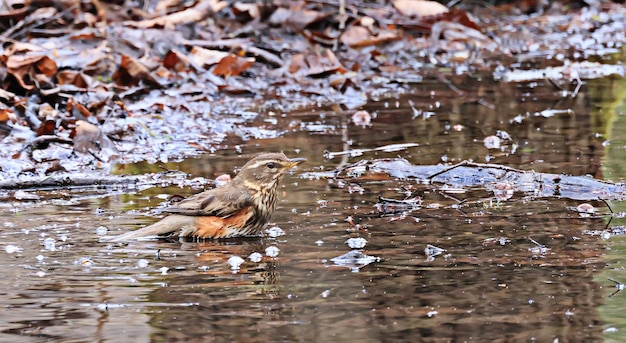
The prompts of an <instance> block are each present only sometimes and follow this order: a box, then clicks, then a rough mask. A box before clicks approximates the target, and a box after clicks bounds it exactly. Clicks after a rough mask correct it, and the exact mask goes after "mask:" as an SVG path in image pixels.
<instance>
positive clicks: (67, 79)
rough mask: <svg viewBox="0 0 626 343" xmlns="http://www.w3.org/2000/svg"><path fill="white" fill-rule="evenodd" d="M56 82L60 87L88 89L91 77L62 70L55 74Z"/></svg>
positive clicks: (73, 71) (77, 72)
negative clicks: (68, 86)
mask: <svg viewBox="0 0 626 343" xmlns="http://www.w3.org/2000/svg"><path fill="white" fill-rule="evenodd" d="M57 82H58V83H59V84H60V85H73V86H76V87H78V88H89V85H90V84H91V77H89V76H87V75H85V74H83V73H81V72H79V71H75V70H62V71H60V72H58V73H57Z"/></svg>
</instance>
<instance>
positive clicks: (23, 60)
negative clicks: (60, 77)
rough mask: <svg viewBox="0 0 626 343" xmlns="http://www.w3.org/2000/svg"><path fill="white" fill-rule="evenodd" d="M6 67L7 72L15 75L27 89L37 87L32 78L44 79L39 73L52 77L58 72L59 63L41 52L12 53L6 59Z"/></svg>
mask: <svg viewBox="0 0 626 343" xmlns="http://www.w3.org/2000/svg"><path fill="white" fill-rule="evenodd" d="M6 67H7V73H9V74H11V75H13V77H15V79H16V80H17V81H18V83H19V84H20V86H21V87H22V88H23V89H26V90H32V89H33V88H35V85H34V84H32V83H31V82H32V80H35V79H38V80H42V78H40V77H38V75H41V76H45V77H52V76H53V75H54V74H56V72H57V64H56V63H55V62H54V61H53V60H52V59H51V58H49V57H48V56H45V55H41V54H26V55H11V56H9V57H8V59H7V61H6ZM44 79H45V78H44Z"/></svg>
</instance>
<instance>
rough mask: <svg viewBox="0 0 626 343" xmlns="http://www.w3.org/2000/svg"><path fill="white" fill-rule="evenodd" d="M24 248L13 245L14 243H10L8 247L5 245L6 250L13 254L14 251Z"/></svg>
mask: <svg viewBox="0 0 626 343" xmlns="http://www.w3.org/2000/svg"><path fill="white" fill-rule="evenodd" d="M21 250H22V248H20V247H18V246H17V245H13V244H9V245H7V246H6V247H4V251H6V252H7V253H8V254H12V253H14V252H20V251H21Z"/></svg>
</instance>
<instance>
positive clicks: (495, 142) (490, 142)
mask: <svg viewBox="0 0 626 343" xmlns="http://www.w3.org/2000/svg"><path fill="white" fill-rule="evenodd" d="M500 143H501V139H500V138H499V137H497V136H488V137H485V139H483V144H484V145H485V148H487V149H500Z"/></svg>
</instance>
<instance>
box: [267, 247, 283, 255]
mask: <svg viewBox="0 0 626 343" xmlns="http://www.w3.org/2000/svg"><path fill="white" fill-rule="evenodd" d="M279 252H280V249H278V248H277V247H275V246H273V245H272V246H269V247H267V248H265V255H266V256H269V257H276V256H278V253H279Z"/></svg>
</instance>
